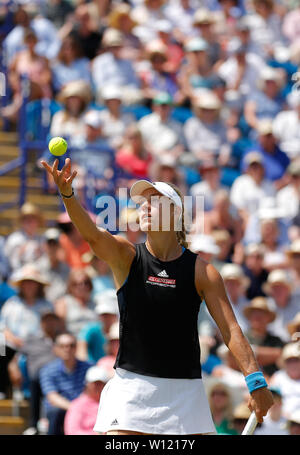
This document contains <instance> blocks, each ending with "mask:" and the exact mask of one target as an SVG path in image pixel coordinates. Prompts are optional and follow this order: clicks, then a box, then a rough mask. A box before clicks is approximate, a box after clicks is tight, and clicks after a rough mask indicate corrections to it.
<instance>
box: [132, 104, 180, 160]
mask: <svg viewBox="0 0 300 455" xmlns="http://www.w3.org/2000/svg"><path fill="white" fill-rule="evenodd" d="M138 124H139V129H140V131H141V133H142V136H143V139H144V141H145V142H146V143H147V144H149V146H150V147H151V150H152V151H153V152H154V153H155V154H156V153H157V154H158V153H160V152H161V151H167V150H170V149H172V148H173V147H175V146H176V145H178V144H182V143H183V135H182V127H181V124H180V123H179V122H176V121H175V120H171V119H170V118H169V119H168V120H167V121H166V122H162V120H161V118H160V116H159V115H158V114H157V113H156V112H153V113H152V114H149V115H145V117H143V118H141V120H140V121H139V122H138Z"/></svg>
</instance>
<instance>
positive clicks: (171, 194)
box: [130, 180, 182, 210]
mask: <svg viewBox="0 0 300 455" xmlns="http://www.w3.org/2000/svg"><path fill="white" fill-rule="evenodd" d="M149 188H154V189H155V190H157V191H158V192H159V193H161V194H163V195H164V196H166V197H168V198H169V199H171V201H173V202H174V204H175V205H176V206H177V207H179V208H180V209H181V210H182V202H181V198H180V196H179V194H177V192H176V191H175V190H174V188H172V187H171V186H170V185H168V184H167V183H165V182H148V180H139V181H137V182H135V183H134V184H133V185H132V187H131V189H130V197H131V198H132V200H133V201H137V199H138V197H140V196H142V194H143V192H144V191H145V190H148V189H149Z"/></svg>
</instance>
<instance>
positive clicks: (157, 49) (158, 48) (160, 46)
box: [146, 39, 168, 57]
mask: <svg viewBox="0 0 300 455" xmlns="http://www.w3.org/2000/svg"><path fill="white" fill-rule="evenodd" d="M146 52H147V54H148V57H151V56H153V55H155V54H159V55H163V56H164V57H166V56H167V53H168V48H167V46H166V45H165V44H164V43H163V42H162V41H160V40H158V39H157V40H153V41H150V43H149V44H147V45H146Z"/></svg>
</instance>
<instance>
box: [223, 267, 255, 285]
mask: <svg viewBox="0 0 300 455" xmlns="http://www.w3.org/2000/svg"><path fill="white" fill-rule="evenodd" d="M221 275H222V277H223V280H238V281H240V282H241V284H242V285H243V286H244V287H245V288H248V287H249V285H250V279H249V278H248V277H247V276H246V275H245V274H244V271H243V269H242V267H241V266H240V265H238V264H225V265H223V267H222V268H221Z"/></svg>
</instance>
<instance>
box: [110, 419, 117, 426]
mask: <svg viewBox="0 0 300 455" xmlns="http://www.w3.org/2000/svg"><path fill="white" fill-rule="evenodd" d="M111 425H119V422H118V421H117V419H115V420H113V421H112V422H111Z"/></svg>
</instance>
